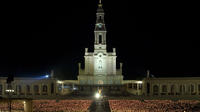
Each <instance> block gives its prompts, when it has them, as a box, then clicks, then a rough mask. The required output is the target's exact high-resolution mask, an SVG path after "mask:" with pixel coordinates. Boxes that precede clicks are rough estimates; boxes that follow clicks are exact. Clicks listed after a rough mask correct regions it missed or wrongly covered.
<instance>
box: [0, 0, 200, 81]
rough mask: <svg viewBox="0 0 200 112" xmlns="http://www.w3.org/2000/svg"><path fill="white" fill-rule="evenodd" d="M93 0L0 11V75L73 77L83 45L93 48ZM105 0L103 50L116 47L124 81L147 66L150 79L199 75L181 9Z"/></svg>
mask: <svg viewBox="0 0 200 112" xmlns="http://www.w3.org/2000/svg"><path fill="white" fill-rule="evenodd" d="M97 2H98V1H97V0H96V1H95V0H81V1H74V2H65V3H61V2H60V3H54V2H52V3H31V5H30V4H29V5H14V6H9V7H7V9H5V11H4V12H3V13H2V15H3V16H2V18H1V19H3V20H1V23H2V25H1V27H2V28H3V30H2V31H1V32H2V33H1V39H0V76H7V75H8V74H13V75H14V76H23V77H24V76H25V77H30V76H39V75H42V74H46V73H48V72H49V71H50V70H51V69H54V70H55V75H56V77H57V78H59V79H76V78H77V75H78V73H77V70H78V65H77V64H78V62H82V63H83V62H84V58H83V56H84V50H85V48H86V47H88V48H89V51H93V44H94V35H93V31H94V24H95V20H96V9H97ZM135 6H136V4H134V5H133V4H132V3H129V2H127V1H114V0H104V1H103V7H104V10H105V14H106V15H105V22H106V27H107V32H108V33H107V46H108V51H111V50H112V48H113V47H114V48H116V50H117V55H118V59H117V60H118V66H119V62H123V64H124V66H123V75H124V79H138V78H141V77H144V76H145V73H146V70H147V69H150V71H151V74H153V75H154V76H155V77H182V76H200V71H199V62H200V60H199V57H200V56H199V47H200V44H199V41H197V40H196V39H195V38H193V36H192V35H191V34H192V32H190V31H189V30H187V29H188V28H189V27H188V26H189V24H190V23H189V22H188V19H187V15H185V12H184V10H179V9H176V8H170V9H165V8H161V7H160V8H157V7H156V8H155V7H153V6H150V5H148V4H143V5H142V6H141V7H139V8H137V7H135Z"/></svg>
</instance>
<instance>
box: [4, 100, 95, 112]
mask: <svg viewBox="0 0 200 112" xmlns="http://www.w3.org/2000/svg"><path fill="white" fill-rule="evenodd" d="M91 103H92V101H91V100H33V111H34V112H87V111H88V108H89V106H90V105H91ZM11 109H12V110H14V111H15V112H24V104H23V102H12V107H11ZM8 110H9V104H8V103H0V112H5V111H8Z"/></svg>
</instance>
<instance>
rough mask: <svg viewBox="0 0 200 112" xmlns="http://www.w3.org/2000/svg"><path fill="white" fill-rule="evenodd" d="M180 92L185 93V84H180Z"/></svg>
mask: <svg viewBox="0 0 200 112" xmlns="http://www.w3.org/2000/svg"><path fill="white" fill-rule="evenodd" d="M179 89H180V93H185V85H180V88H179Z"/></svg>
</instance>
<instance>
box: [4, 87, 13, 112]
mask: <svg viewBox="0 0 200 112" xmlns="http://www.w3.org/2000/svg"><path fill="white" fill-rule="evenodd" d="M6 92H7V93H8V99H9V111H10V112H11V107H12V106H11V104H12V102H11V99H10V93H14V92H15V91H14V90H13V89H6Z"/></svg>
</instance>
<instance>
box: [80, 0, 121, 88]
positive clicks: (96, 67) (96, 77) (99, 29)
mask: <svg viewBox="0 0 200 112" xmlns="http://www.w3.org/2000/svg"><path fill="white" fill-rule="evenodd" d="M102 6H103V5H102V2H101V0H99V4H98V8H97V13H96V24H95V29H94V37H95V39H94V51H92V52H90V51H89V50H88V48H85V56H84V59H85V63H84V64H85V66H84V69H82V68H81V64H79V75H78V80H79V84H81V85H84V84H86V85H104V84H106V85H107V84H111V85H113V84H116V85H119V84H122V80H123V76H122V64H120V68H119V69H117V67H116V58H117V56H116V49H115V48H113V51H111V52H107V48H106V33H107V31H106V26H105V20H104V15H105V13H104V10H103V7H102Z"/></svg>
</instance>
